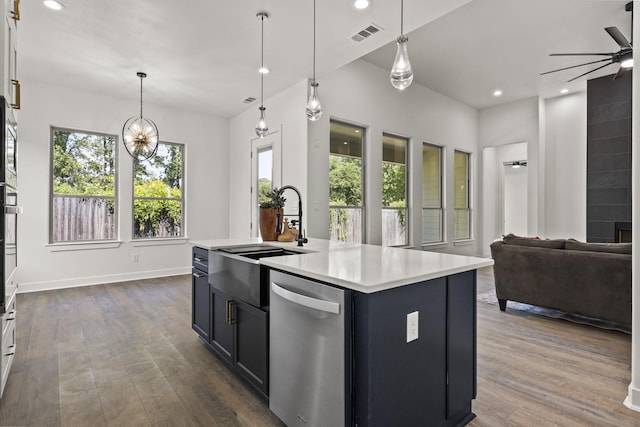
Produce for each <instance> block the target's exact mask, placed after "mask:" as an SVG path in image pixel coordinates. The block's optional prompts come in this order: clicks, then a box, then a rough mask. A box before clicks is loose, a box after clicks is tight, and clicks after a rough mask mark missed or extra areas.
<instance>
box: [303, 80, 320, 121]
mask: <svg viewBox="0 0 640 427" xmlns="http://www.w3.org/2000/svg"><path fill="white" fill-rule="evenodd" d="M318 86H319V84H318V82H316V81H315V80H313V81H312V82H311V83H309V102H307V108H306V109H305V111H306V113H307V118H308V119H309V120H311V121H312V122H315V121H318V120H320V117H322V105H320V98H319V97H318Z"/></svg>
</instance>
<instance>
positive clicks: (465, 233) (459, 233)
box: [453, 151, 471, 240]
mask: <svg viewBox="0 0 640 427" xmlns="http://www.w3.org/2000/svg"><path fill="white" fill-rule="evenodd" d="M469 158H470V154H469V153H463V152H462V151H455V152H454V158H453V184H454V189H453V208H454V217H453V239H454V240H463V239H470V238H471V209H470V206H469Z"/></svg>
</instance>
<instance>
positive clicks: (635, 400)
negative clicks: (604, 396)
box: [624, 383, 640, 412]
mask: <svg viewBox="0 0 640 427" xmlns="http://www.w3.org/2000/svg"><path fill="white" fill-rule="evenodd" d="M624 406H626V407H627V408H629V409H633V410H634V411H637V412H640V390H639V389H637V388H636V387H635V386H634V385H633V383H631V384H629V391H628V394H627V398H626V399H624Z"/></svg>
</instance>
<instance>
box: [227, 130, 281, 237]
mask: <svg viewBox="0 0 640 427" xmlns="http://www.w3.org/2000/svg"><path fill="white" fill-rule="evenodd" d="M281 145H282V143H281V139H280V132H274V133H272V134H269V135H267V136H266V137H264V138H256V139H253V140H251V189H250V197H251V237H259V236H260V227H258V219H259V209H258V207H259V206H258V205H259V193H260V189H261V188H263V189H272V188H274V187H281V186H282V149H281ZM232 167H233V165H232Z"/></svg>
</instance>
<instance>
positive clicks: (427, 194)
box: [422, 143, 444, 243]
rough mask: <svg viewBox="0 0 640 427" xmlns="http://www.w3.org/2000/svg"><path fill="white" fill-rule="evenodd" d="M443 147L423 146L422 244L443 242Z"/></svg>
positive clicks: (425, 144)
mask: <svg viewBox="0 0 640 427" xmlns="http://www.w3.org/2000/svg"><path fill="white" fill-rule="evenodd" d="M442 218H443V216H442V147H438V146H436V145H431V144H427V143H424V144H422V243H437V242H442V241H443V240H444V238H443V233H442V229H443V221H442Z"/></svg>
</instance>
